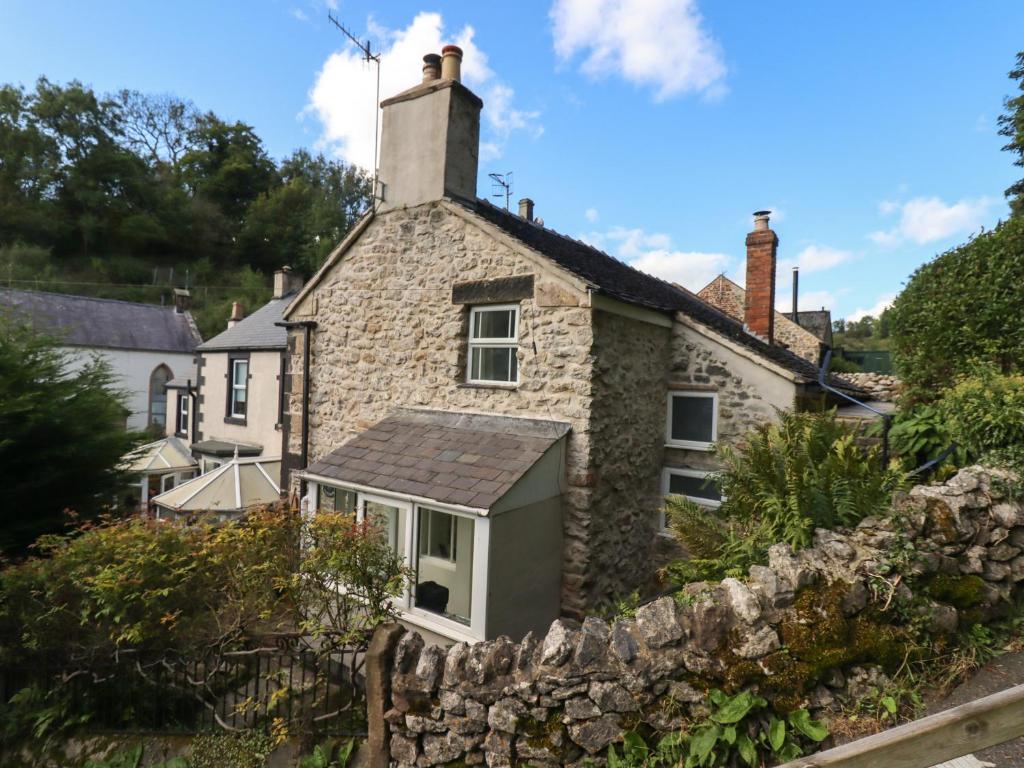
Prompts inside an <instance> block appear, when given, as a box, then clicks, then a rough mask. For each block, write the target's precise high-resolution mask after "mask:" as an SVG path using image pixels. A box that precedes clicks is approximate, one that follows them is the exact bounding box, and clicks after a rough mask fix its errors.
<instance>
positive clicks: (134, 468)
mask: <svg viewBox="0 0 1024 768" xmlns="http://www.w3.org/2000/svg"><path fill="white" fill-rule="evenodd" d="M195 465H196V460H195V459H194V458H192V454H191V453H189V450H188V446H187V445H186V444H185V442H184V441H183V440H181V439H180V438H177V437H165V438H163V439H162V440H157V441H155V442H152V443H146V444H145V445H142V446H139V447H138V448H136V449H135V450H133V451H131V452H130V453H128V454H126V455H125V456H124V457H123V458H122V459H121V466H120V469H122V470H123V471H125V472H130V473H132V474H160V475H162V474H166V473H168V472H174V471H175V470H179V469H189V468H191V467H194V466H195Z"/></svg>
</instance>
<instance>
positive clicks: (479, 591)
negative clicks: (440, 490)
mask: <svg viewBox="0 0 1024 768" xmlns="http://www.w3.org/2000/svg"><path fill="white" fill-rule="evenodd" d="M310 490H311V493H315V497H314V498H315V500H316V508H317V509H319V510H325V511H341V510H346V511H347V510H349V509H352V508H353V507H354V509H355V511H356V519H357V520H359V521H360V522H362V521H364V520H367V519H371V520H377V521H378V522H379V523H380V526H381V530H382V532H383V533H384V535H385V536H387V539H388V543H389V544H390V545H391V547H392V549H394V551H395V552H396V553H398V554H400V555H401V556H402V557H403V558H404V559H405V562H406V565H408V566H409V567H410V569H411V570H412V572H413V579H412V583H411V584H410V585H409V587H408V588H407V589H406V591H405V593H404V594H403V595H402V596H400V597H399V598H397V600H396V603H397V607H398V608H399V610H400V611H401V612H402V616H403V619H405V620H407V621H408V622H410V623H412V624H417V625H419V626H422V627H424V628H426V629H430V630H432V631H434V632H439V633H440V634H443V635H445V636H447V637H450V638H453V639H457V640H480V639H483V636H484V621H485V618H486V599H487V585H486V580H487V546H488V545H487V537H488V535H489V525H488V523H489V522H490V521H488V520H487V519H486V518H479V517H476V516H475V515H473V514H471V513H465V512H462V511H457V510H454V509H448V508H446V507H445V506H444V505H441V504H438V505H429V506H428V505H421V504H417V503H414V502H412V501H409V500H405V499H399V498H394V497H390V496H387V495H381V494H375V493H364V492H362V491H357V490H354V489H349V488H344V487H340V486H329V485H326V484H323V483H311V486H310Z"/></svg>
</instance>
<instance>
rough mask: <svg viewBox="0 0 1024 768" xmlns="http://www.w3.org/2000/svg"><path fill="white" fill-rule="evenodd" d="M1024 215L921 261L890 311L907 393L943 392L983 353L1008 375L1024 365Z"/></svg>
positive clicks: (931, 395) (914, 396)
mask: <svg viewBox="0 0 1024 768" xmlns="http://www.w3.org/2000/svg"><path fill="white" fill-rule="evenodd" d="M1022 284H1024V217H1022V216H1017V217H1014V218H1012V219H1010V220H1009V221H1006V222H1003V223H1002V224H999V225H998V226H997V227H996V228H995V229H994V230H992V231H990V232H983V233H982V234H980V235H978V236H977V237H975V238H973V239H972V240H970V241H969V242H967V243H965V244H964V245H960V246H958V247H956V248H953V249H952V250H950V251H947V252H946V253H944V254H942V255H940V256H938V257H937V258H936V259H934V260H933V261H931V262H929V263H928V264H925V265H923V266H922V267H920V268H919V269H918V270H917V271H916V272H914V274H913V275H912V276H911V278H910V281H909V282H908V283H907V287H906V288H905V289H904V290H903V292H902V293H901V294H900V295H899V296H898V297H897V298H896V301H895V302H894V303H893V306H892V308H891V309H890V310H889V315H890V323H891V334H892V339H893V354H894V357H895V362H896V364H897V368H898V370H899V373H900V376H901V378H902V379H903V383H904V387H905V392H906V395H907V396H908V397H909V399H911V400H915V401H916V400H921V401H925V402H929V401H933V400H935V399H937V398H938V396H939V394H940V392H941V390H942V389H943V388H944V387H947V386H949V384H950V383H951V382H953V381H954V380H955V379H956V377H957V376H959V375H964V374H970V373H971V372H972V367H973V362H972V361H974V360H975V359H980V360H983V361H985V362H986V363H988V364H990V365H992V366H994V367H996V368H997V369H998V370H999V371H1000V372H1002V373H1014V372H1019V371H1021V369H1022V365H1024V313H1022V312H1021V311H1020V304H1021V302H1020V286H1021V285H1022Z"/></svg>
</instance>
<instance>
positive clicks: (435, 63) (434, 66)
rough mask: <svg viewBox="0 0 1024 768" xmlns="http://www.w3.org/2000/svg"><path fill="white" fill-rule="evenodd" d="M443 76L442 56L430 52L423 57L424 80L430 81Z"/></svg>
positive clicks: (425, 81)
mask: <svg viewBox="0 0 1024 768" xmlns="http://www.w3.org/2000/svg"><path fill="white" fill-rule="evenodd" d="M439 77H441V56H440V55H439V54H436V53H428V54H427V55H426V56H424V57H423V82H424V83H429V82H430V81H431V80H437V79H438V78H439Z"/></svg>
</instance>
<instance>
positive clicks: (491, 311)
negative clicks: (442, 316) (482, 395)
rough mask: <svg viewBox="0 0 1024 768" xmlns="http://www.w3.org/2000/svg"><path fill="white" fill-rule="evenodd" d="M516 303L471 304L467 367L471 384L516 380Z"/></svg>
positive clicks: (516, 381)
mask: <svg viewBox="0 0 1024 768" xmlns="http://www.w3.org/2000/svg"><path fill="white" fill-rule="evenodd" d="M518 348H519V307H518V306H517V305H515V304H500V305H493V306H487V307H474V308H473V309H471V310H470V313H469V371H468V376H467V380H468V381H469V383H471V384H517V383H518V382H519V360H518V358H517V357H516V352H517V350H518Z"/></svg>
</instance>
